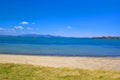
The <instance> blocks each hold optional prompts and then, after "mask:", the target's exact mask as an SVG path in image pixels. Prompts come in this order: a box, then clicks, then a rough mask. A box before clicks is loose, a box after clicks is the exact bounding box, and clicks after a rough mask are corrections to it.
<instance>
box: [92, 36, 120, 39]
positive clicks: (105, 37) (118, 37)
mask: <svg viewBox="0 0 120 80" xmlns="http://www.w3.org/2000/svg"><path fill="white" fill-rule="evenodd" d="M92 38H95V39H120V36H101V37H92Z"/></svg>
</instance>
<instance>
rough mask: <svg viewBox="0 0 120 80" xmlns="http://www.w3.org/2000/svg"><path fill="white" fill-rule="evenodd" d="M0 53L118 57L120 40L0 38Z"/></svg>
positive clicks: (119, 54)
mask: <svg viewBox="0 0 120 80" xmlns="http://www.w3.org/2000/svg"><path fill="white" fill-rule="evenodd" d="M0 53H5V54H6V53H9V54H32V55H52V56H97V57H98V56H108V57H109V56H110V57H114V56H120V40H112V39H90V38H30V37H29V38H28V37H0Z"/></svg>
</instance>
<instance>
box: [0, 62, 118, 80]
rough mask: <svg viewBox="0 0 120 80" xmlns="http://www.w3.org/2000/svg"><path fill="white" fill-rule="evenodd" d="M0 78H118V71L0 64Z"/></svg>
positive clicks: (70, 79)
mask: <svg viewBox="0 0 120 80" xmlns="http://www.w3.org/2000/svg"><path fill="white" fill-rule="evenodd" d="M0 80H120V72H117V71H102V70H83V69H68V68H51V67H40V66H32V65H24V64H0Z"/></svg>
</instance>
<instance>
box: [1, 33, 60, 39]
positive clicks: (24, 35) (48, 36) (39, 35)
mask: <svg viewBox="0 0 120 80" xmlns="http://www.w3.org/2000/svg"><path fill="white" fill-rule="evenodd" d="M0 37H33V38H37V37H46V38H51V37H62V36H53V35H41V34H23V35H0Z"/></svg>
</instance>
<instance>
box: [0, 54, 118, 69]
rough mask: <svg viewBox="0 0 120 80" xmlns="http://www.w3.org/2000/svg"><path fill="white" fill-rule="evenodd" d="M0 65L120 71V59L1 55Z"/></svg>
mask: <svg viewBox="0 0 120 80" xmlns="http://www.w3.org/2000/svg"><path fill="white" fill-rule="evenodd" d="M0 63H18V64H32V65H40V66H49V67H66V68H79V69H90V70H117V71H120V57H114V58H113V57H62V56H31V55H9V54H0Z"/></svg>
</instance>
